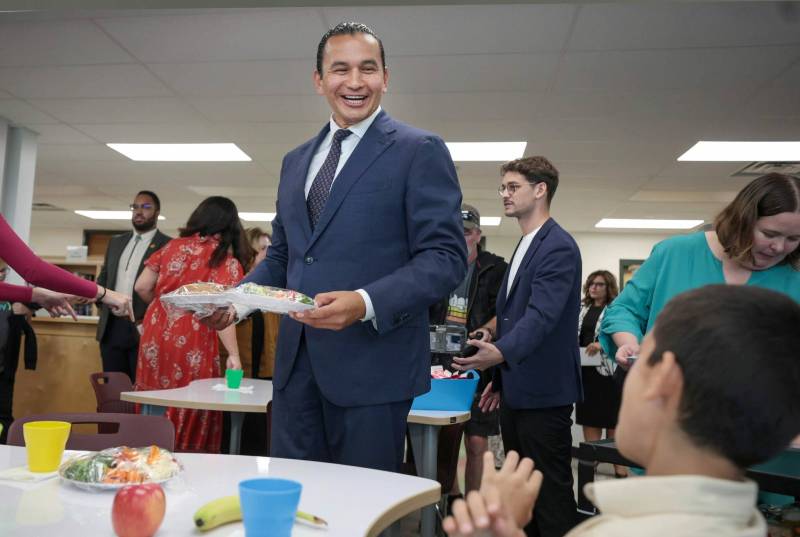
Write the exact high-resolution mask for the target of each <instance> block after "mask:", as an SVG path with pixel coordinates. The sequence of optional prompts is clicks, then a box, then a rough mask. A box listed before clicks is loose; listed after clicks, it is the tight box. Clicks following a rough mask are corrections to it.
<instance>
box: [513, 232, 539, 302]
mask: <svg viewBox="0 0 800 537" xmlns="http://www.w3.org/2000/svg"><path fill="white" fill-rule="evenodd" d="M540 229H542V226H539V227H537V228H536V229H534V230H533V231H531V232H530V233H528V234H527V235H525V236H524V237H522V239H520V241H519V245H517V250H516V251H515V252H514V257H513V259H511V270H510V271H509V273H508V285H507V287H506V298H508V294H509V293H510V292H511V287H513V286H514V278H516V277H517V270H519V266H520V265H521V264H522V260H523V258H524V257H525V254H527V253H528V248H530V246H531V243H532V242H533V238H534V237H535V236H536V233H537V232H538V231H539V230H540Z"/></svg>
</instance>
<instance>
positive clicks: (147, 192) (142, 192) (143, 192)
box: [136, 190, 161, 212]
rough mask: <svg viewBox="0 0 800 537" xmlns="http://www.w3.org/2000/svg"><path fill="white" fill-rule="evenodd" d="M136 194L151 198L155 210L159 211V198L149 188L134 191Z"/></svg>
mask: <svg viewBox="0 0 800 537" xmlns="http://www.w3.org/2000/svg"><path fill="white" fill-rule="evenodd" d="M136 196H137V197H138V196H150V199H151V200H153V204H154V205H155V206H156V211H158V212H161V200H160V199H158V196H156V193H155V192H152V191H150V190H140V191H139V192H137V193H136Z"/></svg>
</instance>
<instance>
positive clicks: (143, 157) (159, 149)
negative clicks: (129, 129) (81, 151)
mask: <svg viewBox="0 0 800 537" xmlns="http://www.w3.org/2000/svg"><path fill="white" fill-rule="evenodd" d="M106 145H107V146H108V147H110V148H111V149H113V150H114V151H117V152H119V153H122V154H123V155H125V156H126V157H128V158H129V159H131V160H137V161H150V162H249V161H251V160H253V159H251V158H250V157H249V156H247V154H245V152H244V151H242V150H241V149H239V147H238V146H237V145H236V144H106Z"/></svg>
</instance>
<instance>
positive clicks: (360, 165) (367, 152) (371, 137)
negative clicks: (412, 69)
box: [304, 111, 394, 248]
mask: <svg viewBox="0 0 800 537" xmlns="http://www.w3.org/2000/svg"><path fill="white" fill-rule="evenodd" d="M392 132H394V128H392V126H391V119H390V118H389V116H388V115H387V114H386V112H383V111H381V113H380V114H378V116H377V117H376V118H375V120H374V121H373V123H372V125H370V128H369V129H367V132H366V133H365V134H364V138H363V139H362V140H361V141H360V142H359V143H358V145H357V146H356V149H355V151H353V154H352V155H350V158H349V159H347V163H346V164H345V165H344V167H343V168H342V171H340V172H339V175H338V176H337V177H336V179H334V181H333V187H332V188H331V192H330V196H329V197H328V201H327V202H326V203H325V208H324V209H323V210H322V214H321V215H320V217H319V222H317V227H315V228H314V232H313V233H312V234H311V240H310V241H309V243H308V247H309V248H310V247H311V245H312V244H313V243H314V242H315V241H316V239H317V237H319V236H320V235H321V234H322V232H323V231H324V230H325V227H326V226H327V225H328V223H329V222H330V221H331V219H332V218H333V215H334V214H336V211H337V210H338V209H339V206H340V205H341V204H342V202H343V201H344V199H345V197H346V196H347V193H348V192H349V191H350V189H351V188H352V187H353V185H354V184H356V183H357V182H358V180H359V179H361V177H362V176H363V175H364V172H366V171H367V169H369V167H370V166H371V165H372V163H373V162H375V160H376V159H377V158H378V157H379V156H380V155H381V154H382V153H383V152H384V151H386V149H388V148H389V146H391V145H392V143H393V142H394V140H393V139H392V137H391V133H392ZM306 169H308V167H306ZM304 201H305V200H304ZM304 205H305V203H304Z"/></svg>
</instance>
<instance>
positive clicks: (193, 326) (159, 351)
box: [134, 196, 247, 453]
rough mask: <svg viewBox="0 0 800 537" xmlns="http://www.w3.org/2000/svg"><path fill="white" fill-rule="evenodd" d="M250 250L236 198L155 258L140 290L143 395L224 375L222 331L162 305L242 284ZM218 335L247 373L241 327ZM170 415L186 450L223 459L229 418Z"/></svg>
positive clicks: (178, 411) (207, 209)
mask: <svg viewBox="0 0 800 537" xmlns="http://www.w3.org/2000/svg"><path fill="white" fill-rule="evenodd" d="M246 248H247V244H246V243H245V241H244V232H243V230H242V225H241V222H240V221H239V213H238V211H237V210H236V205H234V203H233V202H232V201H231V200H229V199H228V198H223V197H220V196H213V197H210V198H207V199H205V200H204V201H203V202H202V203H201V204H200V205H199V206H198V207H197V208H196V209H195V210H194V212H193V213H192V215H191V216H190V217H189V221H188V222H187V223H186V227H184V228H183V229H181V230H180V236H179V238H177V239H173V240H171V241H170V242H168V243H167V244H166V245H165V246H164V247H163V248H161V249H160V250H159V251H157V252H156V253H154V254H153V255H151V256H150V257H149V258H148V259H147V261H146V262H145V269H144V271H143V272H142V274H141V275H140V276H139V278H138V279H137V280H136V285H135V287H134V290H135V291H136V292H137V293H138V294H139V296H140V297H142V299H143V300H144V301H145V302H149V303H150V305H149V306H148V308H147V312H146V313H145V315H144V321H143V322H142V326H143V332H142V338H141V341H140V343H139V358H138V362H137V366H136V385H135V389H136V390H162V389H165V388H179V387H181V386H186V385H188V384H189V383H190V382H191V381H193V380H196V379H203V378H213V377H219V376H220V375H221V374H222V370H221V368H220V357H219V344H218V342H217V334H215V331H214V330H213V329H211V328H209V327H208V326H206V325H205V324H202V323H200V322H198V321H197V319H195V318H194V316H193V315H191V314H188V313H187V314H184V315H181V316H179V317H177V318H174V317H173V316H170V315H168V314H167V311H166V310H165V309H164V306H163V305H162V304H161V301H160V300H158V298H159V297H160V296H161V295H163V294H165V293H169V292H171V291H174V290H175V289H177V288H179V287H181V286H182V285H186V284H189V283H196V282H214V283H219V284H223V285H233V284H235V283H237V282H238V281H239V280H241V279H242V276H243V275H244V271H243V270H242V264H243V261H246V255H247V249H246ZM218 334H219V339H220V340H222V344H223V345H224V346H225V349H226V350H227V351H228V360H227V367H228V368H229V369H241V367H242V365H241V362H240V360H239V349H238V346H237V342H236V327H235V326H234V325H231V326H229V327H228V328H226V329H224V330H220V331H219V332H218ZM166 416H167V417H168V418H169V419H170V420H172V422H173V423H174V424H175V438H176V440H175V448H176V449H177V450H178V451H200V452H208V453H219V450H220V443H221V440H222V413H221V412H216V411H211V410H194V409H187V408H168V409H167V412H166Z"/></svg>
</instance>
